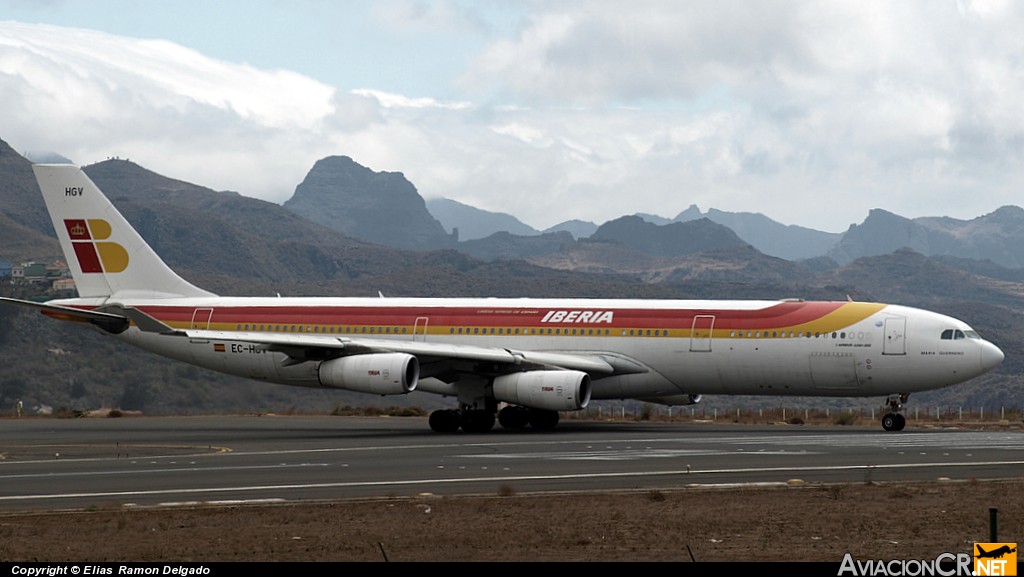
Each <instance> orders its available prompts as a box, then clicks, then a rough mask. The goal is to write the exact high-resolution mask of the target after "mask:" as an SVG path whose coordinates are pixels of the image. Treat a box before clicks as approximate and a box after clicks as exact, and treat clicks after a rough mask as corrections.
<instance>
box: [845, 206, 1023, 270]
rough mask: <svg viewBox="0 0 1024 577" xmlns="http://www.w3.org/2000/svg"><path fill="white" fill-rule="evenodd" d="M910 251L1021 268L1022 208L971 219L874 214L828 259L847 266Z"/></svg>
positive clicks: (851, 230)
mask: <svg viewBox="0 0 1024 577" xmlns="http://www.w3.org/2000/svg"><path fill="white" fill-rule="evenodd" d="M904 247H907V248H911V249H913V250H915V251H917V252H919V253H921V254H924V255H928V256H952V257H958V258H968V259H975V260H989V261H991V262H993V263H995V264H997V265H1000V266H1003V267H1009V268H1021V267H1024V208H1020V207H1017V206H1004V207H1002V208H1000V209H998V210H996V211H995V212H992V213H990V214H986V215H983V216H979V217H977V218H974V219H971V220H958V219H954V218H949V217H925V218H917V219H913V220H911V219H908V218H904V217H902V216H898V215H895V214H892V213H890V212H887V211H884V210H881V209H875V210H872V211H871V212H870V213H869V214H868V217H867V219H865V220H864V222H863V223H862V224H860V225H852V226H851V227H850V228H849V230H847V231H846V233H845V234H843V237H842V239H841V240H840V242H839V243H838V244H837V245H836V246H835V248H833V249H832V250H831V251H829V256H830V257H832V258H833V259H834V260H836V261H837V262H840V263H847V262H850V261H852V260H853V259H856V258H858V257H862V256H875V255H881V254H888V253H891V252H893V251H895V250H898V249H901V248H904Z"/></svg>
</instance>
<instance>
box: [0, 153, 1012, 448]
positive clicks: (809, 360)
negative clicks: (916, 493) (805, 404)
mask: <svg viewBox="0 0 1024 577" xmlns="http://www.w3.org/2000/svg"><path fill="white" fill-rule="evenodd" d="M33 168H34V170H35V173H36V178H37V179H38V181H39V187H40V189H41V190H42V193H43V196H44V197H45V200H46V204H47V207H48V208H49V211H50V216H51V218H52V220H53V226H54V228H55V230H56V232H57V236H58V238H59V239H60V243H61V246H62V248H63V250H64V254H65V256H66V257H67V261H68V265H69V266H70V267H71V271H72V274H73V276H74V279H75V284H76V285H77V288H78V293H79V296H78V298H70V299H60V300H53V301H49V302H47V303H35V302H29V301H21V300H15V299H3V301H6V302H10V303H16V304H21V305H27V306H32V307H37V308H39V309H41V310H42V312H43V314H45V315H47V316H50V317H54V318H57V319H62V320H68V321H78V322H82V323H86V324H89V325H92V326H93V327H95V328H96V329H97V330H99V331H100V332H101V333H105V334H108V335H111V336H114V337H116V338H118V339H121V340H123V341H125V342H127V343H130V344H132V345H135V346H138V347H141V348H143V349H146V350H149V351H152V352H154V353H157V354H160V355H164V356H168V357H172V358H175V359H178V360H180V361H184V362H186V363H192V364H194V365H198V366H201V367H205V368H208V369H213V370H216V371H222V372H225V373H230V374H233V375H240V376H244V377H250V378H253V379H259V380H263V381H270V382H275V383H281V384H285V385H296V386H303V387H321V388H323V387H326V388H337V389H346V390H350V391H360V392H364V393H371V394H376V395H401V394H406V393H409V392H411V391H414V390H415V391H426V392H429V393H436V394H439V395H445V396H450V397H452V398H453V399H457V400H458V405H457V408H455V409H446V410H438V411H434V412H433V413H432V414H431V415H430V427H431V428H432V429H433V430H435V431H441V432H454V431H457V430H458V429H459V428H461V429H462V430H464V431H486V430H490V429H491V428H492V427H493V426H494V421H495V415H496V414H497V420H498V421H499V422H500V423H501V425H502V426H503V427H506V428H521V427H527V426H529V427H533V428H537V429H547V428H551V427H554V426H555V425H556V424H557V423H558V417H559V411H574V410H578V409H582V408H584V407H586V406H587V403H589V402H590V401H591V400H592V399H638V400H642V401H647V402H652V403H662V404H666V405H687V404H692V403H696V402H698V401H699V400H700V398H701V395H702V394H723V395H737V394H743V395H746V394H757V395H765V394H768V395H812V396H836V397H868V396H885V397H886V398H887V400H888V405H889V407H890V408H889V411H888V412H887V413H885V414H884V415H883V417H882V427H883V428H884V429H885V430H887V431H898V430H901V429H903V427H904V425H905V423H906V421H905V419H904V417H903V415H902V414H901V413H900V410H901V409H902V406H903V403H904V402H906V399H907V395H909V394H910V393H912V392H915V391H924V390H927V389H934V388H937V387H944V386H947V385H952V384H955V383H960V382H963V381H966V380H968V379H971V378H974V377H977V376H978V375H981V374H983V373H985V372H987V371H989V370H991V369H992V368H994V367H996V366H997V365H999V363H1001V362H1002V360H1003V353H1002V351H1001V350H999V348H998V347H996V346H995V345H993V344H992V343H990V342H988V341H985V340H983V339H982V338H981V337H979V336H978V334H977V333H976V332H975V331H973V330H971V327H969V326H968V325H967V324H966V323H964V322H962V321H959V320H957V319H955V318H951V317H948V316H944V315H941V314H937V313H934V312H929V311H925V310H920V309H914V308H908V307H904V306H897V305H887V304H880V303H869V302H804V301H801V300H781V301H683V300H602V299H593V300H590V299H571V300H565V299H557V300H556V299H508V298H503V299H491V298H474V299H467V298H445V299H440V298H435V299H425V298H416V299H412V298H387V299H383V298H281V297H278V298H253V297H245V298H242V297H223V296H218V295H215V294H213V293H210V292H207V291H205V290H202V289H200V288H197V287H195V286H193V285H192V284H190V283H189V282H187V281H185V280H184V279H182V278H181V277H179V276H178V275H177V274H175V273H174V271H172V270H171V269H170V268H169V267H168V266H167V265H166V264H164V262H163V261H162V260H161V259H160V257H158V256H157V254H156V253H155V252H153V250H152V249H151V248H150V247H149V245H147V244H146V242H145V241H144V240H143V239H142V237H141V236H139V234H138V233H137V232H136V231H135V230H134V229H133V228H132V227H131V225H129V224H128V222H127V221H126V220H125V219H124V217H122V216H121V214H120V213H119V212H118V211H117V209H115V208H114V206H113V205H112V204H111V203H110V201H109V200H107V198H106V197H105V196H104V195H103V194H102V193H101V192H100V190H99V188H98V187H97V186H96V185H95V184H93V182H92V181H91V180H90V179H89V177H88V176H86V174H85V173H84V172H82V170H81V169H79V168H78V167H76V166H71V165H36V166H34V167H33ZM502 405H504V408H502V409H501V410H500V412H499V411H498V407H499V406H502Z"/></svg>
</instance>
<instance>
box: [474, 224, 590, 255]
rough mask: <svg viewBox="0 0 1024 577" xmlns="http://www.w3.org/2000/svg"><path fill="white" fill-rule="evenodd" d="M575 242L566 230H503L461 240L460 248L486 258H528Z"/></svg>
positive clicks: (554, 250)
mask: <svg viewBox="0 0 1024 577" xmlns="http://www.w3.org/2000/svg"><path fill="white" fill-rule="evenodd" d="M575 242H576V240H575V239H573V237H572V235H571V234H569V233H568V232H565V231H562V232H551V233H544V234H534V235H529V236H520V235H515V234H510V233H508V232H505V231H502V232H496V233H494V234H492V235H490V236H488V237H487V238H480V239H476V240H467V241H465V242H460V243H459V247H458V250H459V251H460V252H464V253H466V254H469V255H472V256H475V257H476V258H480V259H484V260H496V259H515V258H520V259H528V258H529V257H531V256H536V255H542V254H548V253H552V252H556V251H558V250H561V249H562V247H564V246H565V245H569V244H573V243H575Z"/></svg>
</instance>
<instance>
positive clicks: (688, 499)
mask: <svg viewBox="0 0 1024 577" xmlns="http://www.w3.org/2000/svg"><path fill="white" fill-rule="evenodd" d="M1022 490H1024V480H1019V479H1017V480H1007V481H986V482H980V481H961V482H953V481H948V482H932V483H927V484H867V483H863V484H846V485H829V486H821V485H817V486H816V485H800V486H788V487H769V488H756V489H750V488H747V489H693V488H689V489H679V490H672V491H643V492H633V493H618V494H609V493H591V494H573V495H563V496H557V495H556V496H552V495H526V494H512V493H510V494H501V495H484V496H475V497H442V496H423V497H420V498H412V499H386V500H373V501H339V502H319V503H306V504H292V505H273V506H255V505H246V506H237V507H216V508H215V507H197V508H173V509H143V508H135V509H121V508H117V509H114V508H111V509H96V510H89V511H78V512H60V513H54V512H37V513H18V514H0V560H2V561H31V560H36V561H179V562H188V561H201V562H215V561H360V562H379V561H392V562H403V561H417V562H433V561H685V562H689V561H692V560H697V561H820V562H830V563H838V562H840V561H841V560H842V558H843V555H844V554H845V553H851V554H852V555H853V556H854V558H857V559H934V558H935V557H936V556H937V555H938V554H940V553H944V552H951V553H967V552H970V551H971V549H972V545H973V543H974V542H987V541H989V530H990V529H989V526H990V525H989V520H990V508H993V507H995V508H997V513H998V525H999V536H1000V537H1001V538H1002V540H1006V541H1017V540H1021V538H1022V537H1024V497H1022V495H1024V492H1022Z"/></svg>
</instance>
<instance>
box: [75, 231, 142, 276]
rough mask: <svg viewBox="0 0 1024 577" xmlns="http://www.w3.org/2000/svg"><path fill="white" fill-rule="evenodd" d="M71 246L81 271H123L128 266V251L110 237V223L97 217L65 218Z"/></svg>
mask: <svg viewBox="0 0 1024 577" xmlns="http://www.w3.org/2000/svg"><path fill="white" fill-rule="evenodd" d="M64 226H65V227H66V228H67V229H68V235H69V236H70V237H71V246H72V247H74V249H75V256H76V257H78V266H79V267H81V269H82V272H98V273H104V272H107V273H111V272H123V271H124V269H126V268H128V251H126V250H125V249H124V247H123V246H121V245H119V244H117V243H116V242H104V241H106V240H107V239H108V238H110V233H111V228H110V223H109V222H107V221H105V220H101V219H98V218H90V219H88V220H86V219H65V220H64Z"/></svg>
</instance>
